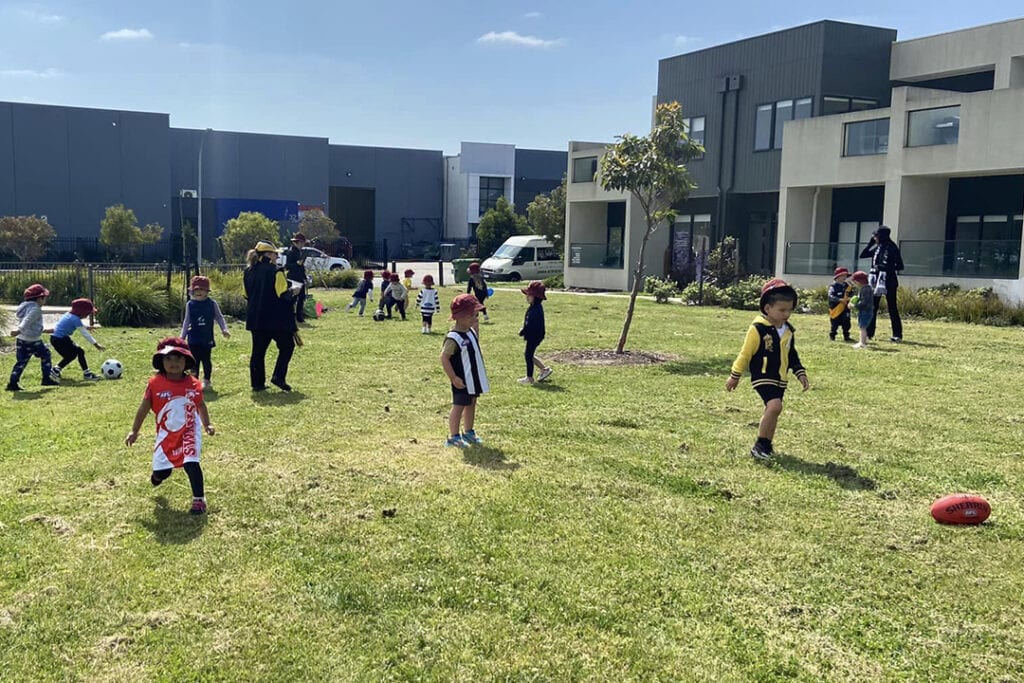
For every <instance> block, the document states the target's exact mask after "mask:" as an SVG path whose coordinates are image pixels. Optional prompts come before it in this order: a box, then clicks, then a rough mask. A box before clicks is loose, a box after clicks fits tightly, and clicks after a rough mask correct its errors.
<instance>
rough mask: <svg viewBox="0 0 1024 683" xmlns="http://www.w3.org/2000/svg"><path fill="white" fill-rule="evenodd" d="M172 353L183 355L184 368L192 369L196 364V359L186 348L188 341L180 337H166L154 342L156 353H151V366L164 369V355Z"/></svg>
mask: <svg viewBox="0 0 1024 683" xmlns="http://www.w3.org/2000/svg"><path fill="white" fill-rule="evenodd" d="M172 353H177V354H178V355H181V356H184V357H185V368H186V369H192V368H194V367H195V366H196V359H195V358H194V357H193V356H192V352H191V351H190V350H189V348H188V342H187V341H185V340H184V339H182V338H181V337H166V338H164V339H161V340H160V341H158V342H157V344H156V353H154V354H153V368H154V369H156V370H163V369H164V362H163V358H164V356H169V355H171V354H172Z"/></svg>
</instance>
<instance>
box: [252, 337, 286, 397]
mask: <svg viewBox="0 0 1024 683" xmlns="http://www.w3.org/2000/svg"><path fill="white" fill-rule="evenodd" d="M249 333H250V334H251V335H252V353H251V354H250V355H249V383H250V384H251V385H252V388H253V389H266V388H267V370H266V364H265V363H266V356H267V349H268V348H269V347H270V342H275V343H276V344H277V362H276V363H274V374H273V375H272V377H273V378H274V379H277V380H280V381H282V382H284V381H286V378H287V375H288V363H290V362H291V360H292V354H293V353H295V334H294V333H293V332H291V331H285V330H275V331H273V332H271V331H268V330H250V331H249Z"/></svg>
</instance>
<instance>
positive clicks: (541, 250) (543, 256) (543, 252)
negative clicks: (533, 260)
mask: <svg viewBox="0 0 1024 683" xmlns="http://www.w3.org/2000/svg"><path fill="white" fill-rule="evenodd" d="M537 260H538V261H561V260H562V255H561V254H560V253H558V250H557V249H555V248H554V247H538V248H537Z"/></svg>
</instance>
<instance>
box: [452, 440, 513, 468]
mask: <svg viewBox="0 0 1024 683" xmlns="http://www.w3.org/2000/svg"><path fill="white" fill-rule="evenodd" d="M462 461H463V462H464V463H466V464H467V465H473V466H474V467H482V468H483V469H485V470H499V471H506V472H510V471H514V470H518V469H519V467H520V465H519V463H517V462H508V461H507V460H505V453H504V452H503V451H502V450H501V449H500V448H491V447H489V446H472V447H471V448H467V449H465V450H463V451H462Z"/></svg>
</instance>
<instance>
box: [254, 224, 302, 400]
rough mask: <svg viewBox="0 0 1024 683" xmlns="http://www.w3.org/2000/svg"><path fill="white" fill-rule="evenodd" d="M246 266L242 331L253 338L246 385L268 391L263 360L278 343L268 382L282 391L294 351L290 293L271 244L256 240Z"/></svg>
mask: <svg viewBox="0 0 1024 683" xmlns="http://www.w3.org/2000/svg"><path fill="white" fill-rule="evenodd" d="M246 262H247V264H248V265H247V266H246V268H245V274H244V275H243V277H242V281H243V284H244V285H245V298H246V299H247V300H248V307H247V308H246V314H245V329H247V330H249V333H250V334H251V335H252V354H251V355H250V356H249V383H250V384H251V385H252V390H253V391H263V390H265V389H266V388H267V374H266V366H265V363H264V359H265V357H266V355H267V349H268V348H269V347H270V342H274V343H276V344H277V362H276V363H275V364H274V374H273V375H271V377H270V383H271V384H273V385H274V386H276V387H280V388H281V389H282V390H284V391H291V390H292V388H291V386H289V385H288V382H287V376H288V364H289V363H290V362H291V359H292V354H293V353H294V352H295V332H296V330H297V329H298V328H297V327H296V325H295V313H294V310H293V309H292V299H293V298H294V297H293V295H292V292H291V291H290V290H289V288H288V279H287V278H286V277H285V274H284V270H283V269H281V268H279V267H278V266H277V248H276V247H274V245H273V244H271V243H270V242H264V241H262V240H261V241H259V242H257V243H256V246H255V247H254V248H253V249H251V250H250V251H249V253H248V255H247V256H246Z"/></svg>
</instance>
